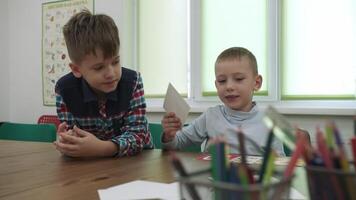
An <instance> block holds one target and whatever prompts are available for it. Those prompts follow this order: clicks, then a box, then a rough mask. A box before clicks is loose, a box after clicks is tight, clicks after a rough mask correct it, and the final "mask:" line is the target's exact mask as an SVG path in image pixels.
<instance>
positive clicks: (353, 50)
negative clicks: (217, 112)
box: [123, 0, 356, 114]
mask: <svg viewBox="0 0 356 200" xmlns="http://www.w3.org/2000/svg"><path fill="white" fill-rule="evenodd" d="M128 2H130V3H131V7H130V8H132V9H133V12H132V13H133V14H132V15H130V17H128V19H130V20H131V21H130V22H134V23H129V22H127V20H126V22H127V23H126V24H127V27H128V28H130V26H132V27H133V28H130V30H132V34H131V35H133V38H132V41H131V42H132V46H133V47H134V48H133V49H134V50H133V51H132V54H133V55H128V56H127V58H128V59H132V60H133V61H132V62H131V61H130V62H131V63H135V65H136V67H137V68H136V69H137V70H138V71H140V72H141V73H142V76H143V80H144V85H145V94H146V98H147V99H148V102H156V103H157V102H158V104H160V105H159V106H161V105H162V104H161V103H162V98H163V97H164V94H165V92H166V88H167V86H168V83H169V82H171V83H172V84H173V85H174V86H175V87H176V88H177V90H178V91H179V92H180V93H181V94H182V95H183V96H185V97H187V99H188V100H189V102H190V103H191V104H193V105H196V104H194V103H195V102H200V103H199V104H202V103H201V102H203V103H204V102H213V103H217V101H218V98H217V97H216V90H215V85H214V79H215V77H214V63H215V59H216V57H217V56H218V54H219V53H220V52H221V51H222V50H224V49H226V48H229V47H232V46H243V47H246V48H248V49H249V50H251V51H252V52H253V53H254V54H255V56H256V58H257V62H258V68H259V72H260V74H262V76H263V86H262V88H261V90H260V92H259V93H257V94H256V95H255V99H256V100H258V101H261V102H262V103H263V102H266V103H268V104H270V103H272V104H276V105H281V104H285V105H289V103H290V102H298V103H301V104H299V107H301V108H303V104H302V103H303V102H304V103H305V104H304V105H307V106H311V105H322V104H323V103H325V102H326V105H327V106H329V107H330V105H336V107H337V106H338V105H342V106H345V105H346V107H347V108H350V107H354V106H355V104H356V102H355V101H354V99H355V90H356V61H355V60H354V59H352V56H353V55H356V38H355V37H354V36H355V35H356V14H355V12H353V11H354V10H356V3H355V2H354V1H353V0H340V1H333V0H312V1H311V0H289V1H279V0H266V1H261V0H249V1H245V0H220V1H216V0H200V1H199V0H194V1H189V0H150V1H145V0H134V1H128ZM132 5H133V6H132ZM132 24H134V25H132ZM126 35H128V34H126ZM123 59H125V57H124V58H123ZM157 80H159V81H157ZM157 98H158V99H157ZM294 100H298V101H294ZM301 100H304V101H301ZM308 100H314V101H312V102H308ZM324 100H330V101H324ZM341 100H342V101H341ZM347 100H348V101H347ZM158 104H157V105H158ZM148 105H149V106H152V105H153V104H152V105H150V103H148ZM345 110H346V109H345ZM349 113H350V112H349ZM313 114H317V113H313Z"/></svg>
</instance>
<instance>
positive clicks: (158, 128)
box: [148, 123, 201, 152]
mask: <svg viewBox="0 0 356 200" xmlns="http://www.w3.org/2000/svg"><path fill="white" fill-rule="evenodd" d="M148 128H149V130H150V132H151V135H152V139H153V144H154V146H155V148H156V149H162V142H161V136H162V132H163V129H162V125H161V124H158V123H149V124H148ZM182 151H186V152H201V149H200V146H196V145H195V146H190V147H187V148H185V149H183V150H182Z"/></svg>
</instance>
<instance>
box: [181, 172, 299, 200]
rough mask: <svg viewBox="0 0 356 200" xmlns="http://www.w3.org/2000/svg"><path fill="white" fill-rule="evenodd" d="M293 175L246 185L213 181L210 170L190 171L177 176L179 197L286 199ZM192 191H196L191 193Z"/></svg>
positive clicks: (247, 199)
mask: <svg viewBox="0 0 356 200" xmlns="http://www.w3.org/2000/svg"><path fill="white" fill-rule="evenodd" d="M293 177H294V176H291V177H288V178H285V179H281V180H280V181H277V179H276V181H272V182H271V183H270V184H249V185H246V186H243V185H240V184H235V183H230V182H222V181H213V180H212V178H211V175H210V170H205V171H198V172H195V173H191V174H189V175H188V176H186V177H178V181H179V186H180V197H181V199H184V200H190V199H194V200H197V199H202V200H207V199H208V200H209V199H215V200H230V199H231V200H232V199H234V200H235V199H246V200H249V199H251V200H260V199H262V200H264V199H266V200H269V199H273V200H279V199H288V197H289V191H290V187H291V182H292V179H293ZM192 193H196V194H193V195H192Z"/></svg>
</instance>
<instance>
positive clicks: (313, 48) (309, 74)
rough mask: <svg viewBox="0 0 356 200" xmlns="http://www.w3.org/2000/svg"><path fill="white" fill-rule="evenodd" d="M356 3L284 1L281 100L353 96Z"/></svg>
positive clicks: (348, 1) (345, 97)
mask: <svg viewBox="0 0 356 200" xmlns="http://www.w3.org/2000/svg"><path fill="white" fill-rule="evenodd" d="M355 10H356V2H355V1H353V0H340V1H334V0H312V1H310V0H294V1H283V5H282V17H281V19H282V23H281V28H282V39H281V49H282V51H281V53H282V54H281V57H280V58H281V70H282V73H281V75H282V76H281V78H282V85H281V86H282V99H286V100H288V99H354V98H355V96H354V95H355V88H356V86H355V84H356V82H355V81H356V61H355V59H354V57H355V55H356V37H355V36H356V13H355Z"/></svg>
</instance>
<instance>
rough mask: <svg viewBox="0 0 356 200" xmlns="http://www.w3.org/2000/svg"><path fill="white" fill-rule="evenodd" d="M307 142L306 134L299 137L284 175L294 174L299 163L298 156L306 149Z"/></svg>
mask: <svg viewBox="0 0 356 200" xmlns="http://www.w3.org/2000/svg"><path fill="white" fill-rule="evenodd" d="M306 143H307V139H306V138H305V136H304V135H301V136H300V137H299V138H298V141H297V145H296V147H295V150H294V152H293V154H292V157H291V159H290V161H289V163H288V166H287V168H286V170H285V171H284V177H289V176H291V175H292V174H293V171H294V168H295V166H296V164H297V161H298V158H299V157H300V156H301V155H302V154H303V152H304V151H305V146H306Z"/></svg>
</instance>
